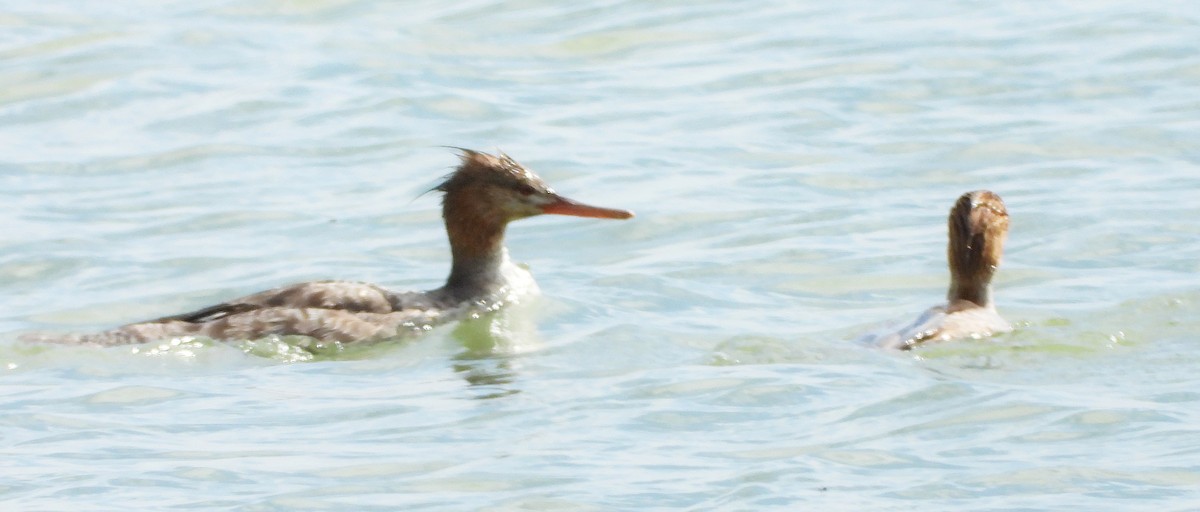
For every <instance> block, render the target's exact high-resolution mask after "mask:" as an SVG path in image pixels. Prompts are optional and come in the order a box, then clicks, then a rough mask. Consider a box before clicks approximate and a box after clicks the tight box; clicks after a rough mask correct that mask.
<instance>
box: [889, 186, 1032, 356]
mask: <svg viewBox="0 0 1200 512" xmlns="http://www.w3.org/2000/svg"><path fill="white" fill-rule="evenodd" d="M949 225H950V243H949V244H948V245H947V248H946V254H947V257H948V260H949V263H950V290H949V291H948V292H947V293H946V304H945V305H941V306H935V307H933V308H931V309H929V310H928V311H926V312H925V314H923V315H921V317H920V318H918V319H917V320H916V321H915V322H913V323H912V324H911V325H909V326H907V327H905V328H904V329H901V330H900V331H899V332H896V333H892V334H890V335H887V336H884V337H883V338H882V339H881V340H880V341H879V345H880V346H882V347H885V348H893V349H898V350H909V349H911V348H913V347H914V346H916V345H918V344H920V343H927V342H932V341H947V340H953V339H961V338H982V337H985V336H991V335H992V334H998V333H1002V332H1008V331H1011V330H1012V326H1011V325H1009V323H1008V322H1006V321H1005V320H1004V319H1003V318H1001V317H1000V314H999V313H997V312H996V306H995V304H994V303H993V302H992V276H993V275H995V273H996V268H997V267H999V266H1000V256H1001V253H1003V251H1004V239H1005V237H1006V236H1007V235H1008V211H1007V210H1006V209H1005V208H1004V201H1002V200H1001V199H1000V196H998V195H996V194H994V193H992V192H991V191H988V190H976V191H974V192H967V193H966V194H963V195H962V197H959V198H958V202H957V203H955V204H954V208H951V209H950V220H949Z"/></svg>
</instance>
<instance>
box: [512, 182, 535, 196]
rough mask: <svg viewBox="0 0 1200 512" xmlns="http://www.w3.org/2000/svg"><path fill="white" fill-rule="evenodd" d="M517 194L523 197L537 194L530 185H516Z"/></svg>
mask: <svg viewBox="0 0 1200 512" xmlns="http://www.w3.org/2000/svg"><path fill="white" fill-rule="evenodd" d="M517 192H520V193H521V195H523V196H531V195H533V194H534V193H536V192H537V189H536V188H533V186H531V185H526V184H524V183H522V184H520V185H517Z"/></svg>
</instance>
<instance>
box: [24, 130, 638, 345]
mask: <svg viewBox="0 0 1200 512" xmlns="http://www.w3.org/2000/svg"><path fill="white" fill-rule="evenodd" d="M461 159H462V162H461V164H460V165H459V166H458V168H457V169H456V170H455V171H454V172H453V173H451V174H450V175H449V176H447V177H446V179H445V181H444V182H442V183H441V184H440V185H438V186H437V187H436V190H438V191H441V192H443V193H444V195H443V198H442V217H443V219H444V221H445V225H446V232H447V236H448V237H449V239H450V251H451V257H452V264H451V269H450V275H449V277H448V278H447V279H446V284H445V285H444V286H442V287H440V288H437V289H434V290H429V291H408V292H396V291H392V290H389V289H387V288H384V287H381V286H378V285H374V284H370V283H359V282H349V281H316V282H307V283H298V284H293V285H290V286H283V287H280V288H275V289H272V290H267V291H264V292H260V293H255V294H253V295H247V296H245V297H241V298H237V299H234V300H230V301H227V302H223V303H220V304H215V305H212V306H208V307H205V308H201V309H198V310H196V311H191V312H188V313H183V314H178V315H170V316H166V317H162V318H158V319H155V320H150V321H145V322H137V323H133V324H129V325H125V326H122V327H119V328H116V329H112V330H109V331H105V332H101V333H96V334H86V335H74V336H67V337H59V338H58V339H46V338H39V339H41V340H43V341H64V342H76V343H86V344H96V345H119V344H127V343H142V342H148V341H156V340H164V339H170V338H176V337H182V336H203V337H208V338H213V339H219V340H241V339H257V338H263V337H266V336H272V335H276V336H289V335H297V336H308V337H312V338H315V339H317V340H319V341H335V342H353V341H363V340H381V339H388V338H394V337H399V336H404V335H406V334H410V333H413V332H419V331H422V330H425V329H428V328H429V327H431V326H433V325H436V324H441V323H445V322H448V321H453V320H455V319H458V318H461V317H462V316H464V315H465V314H469V313H471V312H483V311H490V310H495V309H498V308H500V307H502V306H504V305H505V304H507V303H509V302H512V301H514V300H516V299H518V298H519V297H520V296H521V295H523V294H527V293H531V292H536V290H537V284H536V283H535V282H534V281H533V276H532V275H530V273H529V272H528V271H527V270H525V269H523V268H521V267H520V266H518V265H516V264H515V263H513V262H512V261H511V260H510V259H509V256H508V250H507V249H505V247H504V232H505V228H506V227H507V225H508V223H509V222H512V221H515V220H519V219H523V218H527V217H532V216H535V215H541V214H559V215H573V216H579V217H593V218H606V219H628V218H630V217H632V216H633V213H631V212H629V211H626V210H616V209H609V208H600V207H595V206H589V205H585V204H581V203H578V202H575V201H572V200H570V199H567V198H565V197H563V196H560V195H558V194H557V193H555V192H554V190H553V189H551V188H550V187H549V186H548V185H547V184H546V183H545V182H544V181H542V179H541V178H539V177H538V176H537V175H535V174H534V173H533V172H531V171H530V170H528V169H526V168H525V167H524V166H522V165H521V164H519V163H517V162H516V161H515V160H513V159H512V158H509V157H508V156H507V155H504V154H503V153H501V154H500V155H490V154H487V153H481V152H477V151H471V150H465V149H464V150H462V154H461Z"/></svg>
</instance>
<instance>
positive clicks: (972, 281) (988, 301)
mask: <svg viewBox="0 0 1200 512" xmlns="http://www.w3.org/2000/svg"><path fill="white" fill-rule="evenodd" d="M962 301H968V302H970V303H972V304H975V305H976V306H980V307H984V308H991V307H993V306H992V284H991V278H990V276H989V277H988V278H986V279H981V278H978V277H975V278H963V277H960V276H954V277H953V279H952V280H951V282H950V291H948V292H947V293H946V302H948V303H949V304H950V305H951V306H954V305H955V304H961V303H962Z"/></svg>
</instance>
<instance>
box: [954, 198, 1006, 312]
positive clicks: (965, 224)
mask: <svg viewBox="0 0 1200 512" xmlns="http://www.w3.org/2000/svg"><path fill="white" fill-rule="evenodd" d="M949 228H950V243H949V244H948V245H947V249H946V252H947V256H948V259H949V263H950V278H951V281H950V291H949V293H948V294H947V299H948V300H949V301H950V304H951V306H952V307H953V306H954V304H955V303H956V302H960V301H969V302H971V303H973V304H975V305H977V306H982V307H990V306H991V302H992V301H991V291H990V290H991V282H992V276H993V275H995V273H996V269H997V268H999V266H1000V258H1001V256H1002V255H1003V253H1004V240H1005V238H1006V237H1007V236H1008V210H1007V209H1006V208H1005V207H1004V201H1003V200H1001V199H1000V196H998V195H996V194H995V193H993V192H991V191H989V190H976V191H973V192H967V193H966V194H963V195H962V196H961V197H959V198H958V202H956V203H955V204H954V208H951V209H950V218H949Z"/></svg>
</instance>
